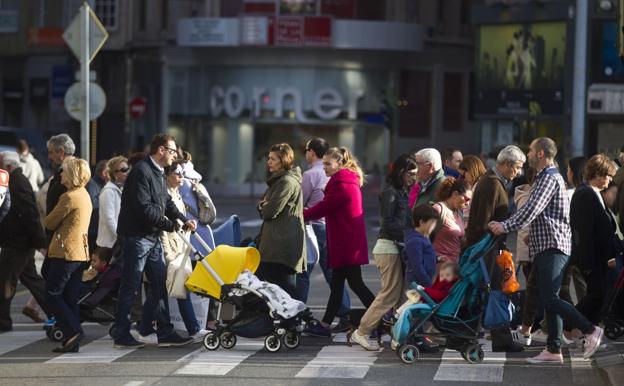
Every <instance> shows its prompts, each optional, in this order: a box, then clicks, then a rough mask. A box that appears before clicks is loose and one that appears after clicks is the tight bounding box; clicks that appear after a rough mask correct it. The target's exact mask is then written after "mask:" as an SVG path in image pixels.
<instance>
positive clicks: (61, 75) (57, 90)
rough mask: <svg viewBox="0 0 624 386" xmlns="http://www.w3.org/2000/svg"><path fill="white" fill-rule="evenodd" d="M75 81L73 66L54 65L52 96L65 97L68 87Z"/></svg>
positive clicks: (55, 97)
mask: <svg viewBox="0 0 624 386" xmlns="http://www.w3.org/2000/svg"><path fill="white" fill-rule="evenodd" d="M73 83H74V69H73V68H72V66H67V65H59V66H53V67H52V98H53V99H63V98H65V93H66V92H67V89H68V88H69V87H70V86H71V85H72V84H73Z"/></svg>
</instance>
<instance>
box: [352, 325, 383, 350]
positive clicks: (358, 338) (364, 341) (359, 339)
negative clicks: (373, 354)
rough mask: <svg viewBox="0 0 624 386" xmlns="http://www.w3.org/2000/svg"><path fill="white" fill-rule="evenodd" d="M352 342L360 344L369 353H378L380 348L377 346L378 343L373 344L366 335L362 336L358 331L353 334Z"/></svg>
mask: <svg viewBox="0 0 624 386" xmlns="http://www.w3.org/2000/svg"><path fill="white" fill-rule="evenodd" d="M351 340H352V341H353V342H355V343H357V344H359V345H360V346H362V347H363V348H364V349H365V350H368V351H378V350H379V346H378V345H377V343H376V342H375V343H373V342H371V341H370V340H369V339H368V337H367V336H365V335H360V333H359V332H358V330H355V331H353V334H351Z"/></svg>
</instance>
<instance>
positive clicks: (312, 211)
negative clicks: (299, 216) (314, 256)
mask: <svg viewBox="0 0 624 386" xmlns="http://www.w3.org/2000/svg"><path fill="white" fill-rule="evenodd" d="M323 217H325V222H326V224H327V260H328V262H327V264H328V265H329V267H330V268H341V267H348V266H355V265H364V264H368V243H367V241H366V224H365V222H364V207H363V206H362V191H361V190H360V180H359V176H358V175H357V174H356V173H354V172H352V171H350V170H347V169H342V170H340V171H338V172H337V173H336V174H334V175H333V176H332V177H331V178H330V180H329V182H328V183H327V186H326V187H325V197H324V198H323V201H321V202H319V203H318V204H316V205H315V206H314V207H312V208H309V209H306V210H304V211H303V218H304V220H305V221H310V220H316V219H320V218H323Z"/></svg>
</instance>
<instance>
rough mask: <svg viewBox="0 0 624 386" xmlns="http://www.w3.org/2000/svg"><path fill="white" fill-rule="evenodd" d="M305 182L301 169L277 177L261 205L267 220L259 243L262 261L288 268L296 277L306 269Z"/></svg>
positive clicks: (271, 179) (286, 171)
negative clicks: (296, 274)
mask: <svg viewBox="0 0 624 386" xmlns="http://www.w3.org/2000/svg"><path fill="white" fill-rule="evenodd" d="M301 179H302V177H301V169H299V168H298V167H295V168H292V169H290V170H282V171H281V172H277V173H273V174H272V175H271V176H270V177H269V179H268V180H267V185H268V189H267V191H266V193H265V194H264V197H263V200H262V201H261V203H260V204H259V205H258V212H259V213H260V217H261V218H262V220H264V222H263V223H262V229H261V230H260V240H259V243H258V250H260V256H262V261H263V262H267V263H278V264H282V265H285V266H287V267H289V268H291V269H292V270H293V273H294V272H302V271H305V267H306V252H305V241H304V240H305V233H304V227H303V194H302V192H301Z"/></svg>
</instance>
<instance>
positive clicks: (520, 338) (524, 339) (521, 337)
mask: <svg viewBox="0 0 624 386" xmlns="http://www.w3.org/2000/svg"><path fill="white" fill-rule="evenodd" d="M511 337H512V338H513V340H514V342H516V343H520V344H521V345H523V346H530V345H531V334H529V335H525V334H524V333H522V328H520V327H518V328H517V329H516V330H511Z"/></svg>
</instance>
